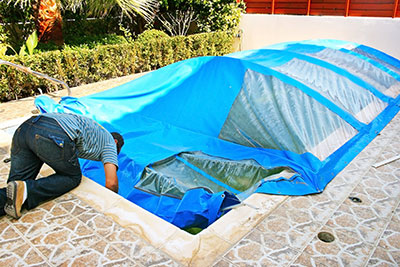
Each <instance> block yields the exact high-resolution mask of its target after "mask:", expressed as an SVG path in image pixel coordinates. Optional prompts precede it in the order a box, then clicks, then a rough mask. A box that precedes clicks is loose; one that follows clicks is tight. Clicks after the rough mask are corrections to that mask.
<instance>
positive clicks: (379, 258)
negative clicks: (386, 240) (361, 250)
mask: <svg viewBox="0 0 400 267" xmlns="http://www.w3.org/2000/svg"><path fill="white" fill-rule="evenodd" d="M398 260H400V258H397V259H396V258H395V257H394V255H391V253H390V251H388V250H386V249H384V248H381V247H377V248H376V250H375V251H374V254H373V255H372V256H371V258H370V259H369V261H368V263H367V265H368V266H393V267H394V266H398V264H399V261H398Z"/></svg>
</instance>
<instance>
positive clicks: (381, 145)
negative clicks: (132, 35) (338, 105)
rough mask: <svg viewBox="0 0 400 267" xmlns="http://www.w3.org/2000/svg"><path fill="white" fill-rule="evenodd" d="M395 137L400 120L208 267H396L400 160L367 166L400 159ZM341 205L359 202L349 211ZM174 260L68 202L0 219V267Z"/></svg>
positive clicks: (2, 167) (2, 150) (16, 110)
mask: <svg viewBox="0 0 400 267" xmlns="http://www.w3.org/2000/svg"><path fill="white" fill-rule="evenodd" d="M132 78H133V77H126V78H123V79H117V80H114V81H111V82H109V83H99V84H95V85H88V86H84V87H82V88H76V89H74V90H73V92H74V95H75V96H77V95H84V94H87V93H93V92H94V91H98V90H104V89H106V88H108V87H110V86H115V85H117V84H119V83H122V82H126V81H127V80H129V79H132ZM84 89H86V90H84ZM62 94H63V93H62V92H61V94H60V95H62ZM32 102H33V99H24V100H20V101H15V102H10V103H3V104H0V110H4V111H3V112H1V113H0V114H1V115H2V116H1V119H0V125H5V124H6V123H7V121H9V120H12V119H16V118H20V117H25V116H30V115H31V114H32V113H31V110H33V109H34V106H33V103H32ZM3 128H4V127H3ZM0 130H2V129H1V127H0ZM399 132H400V115H398V116H397V117H396V118H395V119H394V120H392V122H391V123H390V124H389V125H388V126H387V127H386V128H385V129H384V130H383V131H382V133H381V134H380V135H379V136H378V137H377V138H375V140H374V141H373V142H372V143H371V144H369V145H368V147H367V148H366V149H364V150H363V151H362V152H361V153H360V154H359V155H358V156H357V158H356V159H355V160H353V161H352V162H351V163H350V164H349V165H348V166H347V167H346V168H345V169H344V170H343V171H342V172H341V173H340V174H339V175H338V176H337V177H336V178H335V179H334V180H333V181H332V182H331V183H330V184H329V185H328V186H327V188H326V189H325V191H324V192H323V193H321V194H318V195H310V196H301V197H289V198H287V199H286V200H284V201H283V202H282V203H281V204H280V205H279V206H277V207H276V208H275V209H274V210H273V211H272V212H271V213H269V214H268V216H266V217H265V218H264V219H263V220H262V221H261V222H260V223H259V224H258V225H257V226H256V227H254V229H252V230H251V231H249V232H248V233H247V234H246V235H245V236H244V237H243V238H241V239H240V240H239V241H238V242H236V243H234V244H232V243H229V244H230V247H228V249H227V250H226V251H225V252H223V253H222V254H221V255H218V256H217V257H216V258H215V259H213V261H212V262H213V264H212V265H213V266H330V267H332V266H399V265H400V207H399V202H400V160H398V161H395V162H392V163H390V164H387V165H385V166H382V167H380V168H377V169H375V168H373V167H372V166H371V165H372V164H373V163H375V162H379V161H382V160H384V159H388V158H390V157H393V156H395V155H398V154H400V135H399V134H398V133H399ZM0 136H1V134H0ZM0 143H1V142H0ZM7 157H8V148H7V146H6V145H4V142H3V146H2V147H0V160H1V161H0V187H2V186H4V185H5V182H6V179H7V174H8V169H9V163H4V162H3V160H4V159H5V158H7ZM349 197H358V198H360V199H361V201H362V202H361V203H357V202H352V201H351V200H350V199H349ZM321 231H324V232H329V233H332V234H333V235H334V237H335V240H334V241H333V242H331V243H324V242H322V241H320V240H319V239H318V238H317V234H318V233H319V232H321ZM166 246H168V244H166ZM216 246H218V244H216ZM177 259H179V257H178V256H177V255H168V254H166V253H165V252H163V251H162V250H160V249H159V248H155V247H153V246H152V245H151V244H149V243H148V242H146V241H145V240H143V239H142V238H141V237H139V236H138V235H136V234H135V233H134V232H132V231H131V230H130V229H127V228H124V227H122V226H120V225H119V224H118V223H116V222H114V221H113V220H112V219H111V218H109V217H107V216H106V215H104V214H102V213H101V212H99V211H96V210H95V209H94V208H93V207H91V206H90V205H88V204H87V203H85V202H84V201H83V200H82V199H79V198H78V197H76V196H75V195H74V194H71V193H69V194H66V195H64V196H62V197H60V198H57V199H55V200H53V201H50V202H47V203H45V204H42V205H41V206H39V207H38V208H36V209H34V210H32V211H30V212H25V213H24V215H23V217H22V218H21V219H19V220H13V219H11V218H10V217H7V216H4V217H1V218H0V266H182V265H184V264H183V263H181V262H179V260H177ZM193 265H196V264H193Z"/></svg>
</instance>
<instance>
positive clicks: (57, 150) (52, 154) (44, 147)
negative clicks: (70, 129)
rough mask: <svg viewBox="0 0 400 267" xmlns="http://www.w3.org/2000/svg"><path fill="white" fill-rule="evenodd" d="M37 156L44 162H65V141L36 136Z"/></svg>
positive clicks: (51, 136)
mask: <svg viewBox="0 0 400 267" xmlns="http://www.w3.org/2000/svg"><path fill="white" fill-rule="evenodd" d="M35 149H36V154H37V155H38V157H39V158H41V159H42V160H43V161H44V162H54V161H60V160H64V140H63V139H62V138H60V137H57V136H53V135H49V137H44V136H41V135H39V134H36V135H35Z"/></svg>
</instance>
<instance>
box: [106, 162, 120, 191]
mask: <svg viewBox="0 0 400 267" xmlns="http://www.w3.org/2000/svg"><path fill="white" fill-rule="evenodd" d="M104 173H105V174H106V187H107V188H108V189H110V190H112V191H114V192H115V193H118V177H117V166H115V165H114V164H112V163H108V162H106V163H104Z"/></svg>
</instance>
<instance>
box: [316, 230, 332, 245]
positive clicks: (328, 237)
mask: <svg viewBox="0 0 400 267" xmlns="http://www.w3.org/2000/svg"><path fill="white" fill-rule="evenodd" d="M318 239H319V240H321V241H322V242H325V243H331V242H333V241H334V240H335V237H334V236H333V235H332V234H331V233H328V232H319V233H318Z"/></svg>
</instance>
